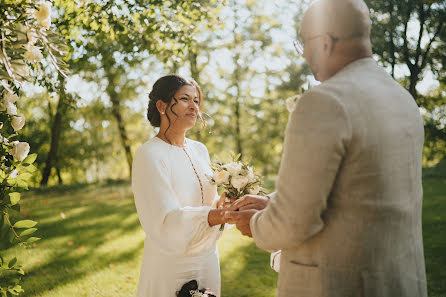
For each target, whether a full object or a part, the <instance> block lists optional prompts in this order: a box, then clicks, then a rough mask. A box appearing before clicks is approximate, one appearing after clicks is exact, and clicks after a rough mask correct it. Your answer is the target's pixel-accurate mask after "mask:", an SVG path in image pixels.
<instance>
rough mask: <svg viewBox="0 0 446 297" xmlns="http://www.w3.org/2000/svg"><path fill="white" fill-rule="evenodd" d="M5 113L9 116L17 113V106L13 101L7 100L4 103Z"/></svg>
mask: <svg viewBox="0 0 446 297" xmlns="http://www.w3.org/2000/svg"><path fill="white" fill-rule="evenodd" d="M6 113H7V114H9V115H10V116H15V115H17V106H15V104H14V103H11V102H7V103H6Z"/></svg>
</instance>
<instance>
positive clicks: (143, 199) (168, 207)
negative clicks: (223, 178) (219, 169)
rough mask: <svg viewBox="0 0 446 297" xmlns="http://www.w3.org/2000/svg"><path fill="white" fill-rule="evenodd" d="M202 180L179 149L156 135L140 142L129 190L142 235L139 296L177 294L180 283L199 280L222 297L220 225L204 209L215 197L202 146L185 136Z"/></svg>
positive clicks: (209, 206) (169, 295) (213, 201)
mask: <svg viewBox="0 0 446 297" xmlns="http://www.w3.org/2000/svg"><path fill="white" fill-rule="evenodd" d="M185 149H186V151H187V153H188V154H189V156H190V158H191V160H192V163H193V164H194V167H195V169H196V171H197V172H198V174H199V176H200V179H201V181H202V184H203V194H204V203H203V204H202V196H201V190H200V183H199V181H198V179H197V176H196V174H195V172H194V169H193V167H192V165H191V162H190V160H189V158H188V157H187V155H186V153H185V152H184V151H183V149H182V148H180V147H177V146H173V145H170V144H168V143H166V142H164V141H163V140H161V139H159V138H157V137H154V138H152V139H150V140H149V141H147V142H146V143H144V144H143V145H141V146H140V147H139V148H138V150H137V152H136V154H135V157H134V160H133V166H132V190H133V194H134V197H135V204H136V209H137V212H138V216H139V220H140V222H141V225H142V227H143V229H144V232H145V234H146V239H145V242H144V254H143V260H142V268H141V274H140V278H139V284H138V294H137V296H138V297H175V296H176V292H177V291H178V290H179V289H180V288H181V286H182V285H183V284H185V283H186V282H188V281H190V280H193V279H195V280H197V281H198V284H199V288H202V287H206V288H209V289H211V290H212V291H213V292H215V293H216V294H217V296H220V264H219V258H218V249H217V245H216V241H217V239H218V238H219V237H220V236H221V233H222V232H221V231H219V226H214V227H210V226H209V224H208V221H207V217H208V212H209V210H210V209H211V208H212V207H215V204H216V201H217V199H218V196H217V191H216V187H215V186H213V185H211V184H210V183H209V182H208V181H207V178H206V176H205V175H206V174H208V175H212V170H211V168H210V167H209V163H210V159H209V154H208V151H207V149H206V147H205V146H204V145H203V144H201V143H199V142H197V141H193V140H191V139H186V142H185Z"/></svg>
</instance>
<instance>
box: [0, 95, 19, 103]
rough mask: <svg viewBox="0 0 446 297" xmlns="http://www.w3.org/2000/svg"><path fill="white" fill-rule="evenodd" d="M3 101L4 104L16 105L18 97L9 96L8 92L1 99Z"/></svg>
mask: <svg viewBox="0 0 446 297" xmlns="http://www.w3.org/2000/svg"><path fill="white" fill-rule="evenodd" d="M3 100H4V101H5V102H11V103H16V102H17V100H19V96H17V95H16V94H11V93H9V92H6V94H5V97H3Z"/></svg>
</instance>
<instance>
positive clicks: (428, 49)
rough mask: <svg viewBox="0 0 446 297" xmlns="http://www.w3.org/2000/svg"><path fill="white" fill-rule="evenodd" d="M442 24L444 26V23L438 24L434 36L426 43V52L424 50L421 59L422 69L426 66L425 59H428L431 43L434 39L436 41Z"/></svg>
mask: <svg viewBox="0 0 446 297" xmlns="http://www.w3.org/2000/svg"><path fill="white" fill-rule="evenodd" d="M443 24H444V22H442V21H440V22H439V24H438V27H437V30H436V31H435V34H434V36H433V37H432V38H431V40H429V43H428V45H427V47H426V50H425V52H424V54H423V59H422V60H421V67H422V68H424V67H425V66H426V64H427V57H428V54H429V52H430V50H431V47H432V43H433V42H434V41H435V39H437V37H438V36H439V35H440V33H441V30H442V29H443Z"/></svg>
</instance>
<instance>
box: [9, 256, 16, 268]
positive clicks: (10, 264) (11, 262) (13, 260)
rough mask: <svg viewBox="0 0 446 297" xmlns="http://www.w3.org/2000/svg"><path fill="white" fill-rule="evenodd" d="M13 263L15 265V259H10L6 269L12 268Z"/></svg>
mask: <svg viewBox="0 0 446 297" xmlns="http://www.w3.org/2000/svg"><path fill="white" fill-rule="evenodd" d="M15 263H17V258H16V257H14V258H12V259H11V261H9V263H8V267H9V268H12V267H14V265H15Z"/></svg>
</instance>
